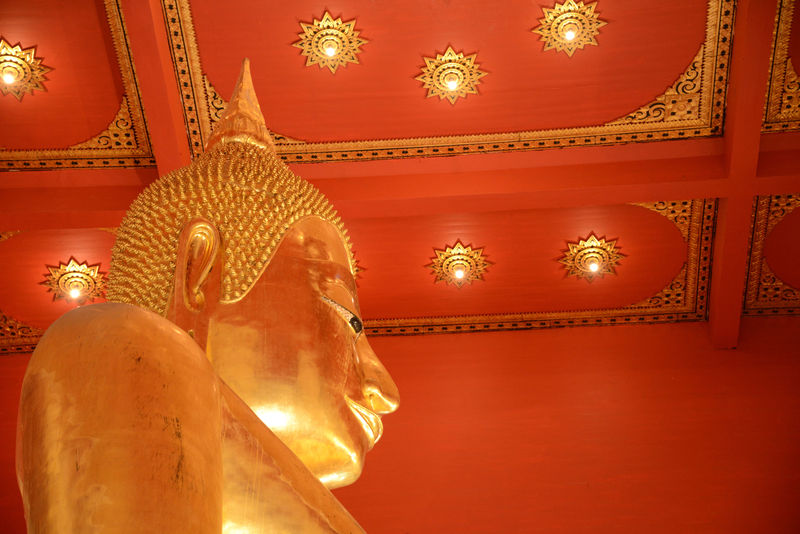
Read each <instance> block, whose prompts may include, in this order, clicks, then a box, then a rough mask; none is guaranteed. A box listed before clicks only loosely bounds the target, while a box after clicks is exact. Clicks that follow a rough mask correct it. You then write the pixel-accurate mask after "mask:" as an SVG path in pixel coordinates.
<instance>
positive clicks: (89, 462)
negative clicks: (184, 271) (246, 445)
mask: <svg viewBox="0 0 800 534" xmlns="http://www.w3.org/2000/svg"><path fill="white" fill-rule="evenodd" d="M18 421H19V422H18V429H17V478H18V481H19V484H20V490H21V492H22V498H23V504H24V508H25V516H26V520H27V524H28V533H29V534H33V533H37V534H38V533H46V534H60V533H64V532H70V533H102V534H110V533H114V534H133V533H142V534H144V533H148V534H149V533H170V534H177V533H184V532H185V533H192V534H219V533H220V532H221V517H222V512H221V502H222V495H221V493H222V458H221V444H220V434H221V415H220V397H219V381H218V380H217V378H216V375H215V374H214V372H213V370H212V368H211V366H210V364H209V363H208V361H207V360H206V358H205V355H204V354H203V352H202V351H201V350H200V348H199V347H198V346H197V345H196V344H195V343H194V341H193V340H192V339H191V338H189V336H188V335H186V334H185V333H184V332H182V331H180V330H179V329H177V327H175V326H174V325H173V324H172V323H170V322H169V321H167V320H166V319H164V318H162V317H159V316H157V315H155V314H153V313H150V312H147V311H144V310H142V309H139V308H136V307H134V306H128V305H125V304H111V303H107V304H99V305H94V306H87V307H84V308H78V309H76V310H74V311H72V312H69V313H68V314H66V315H65V316H63V317H62V318H61V319H59V320H58V321H56V323H54V324H53V326H52V327H51V328H50V329H49V330H48V332H47V333H46V334H45V336H44V337H43V338H42V341H41V342H40V343H39V346H38V347H37V349H36V351H35V352H34V354H33V356H32V358H31V361H30V364H29V366H28V370H27V372H26V375H25V379H24V382H23V386H22V396H21V401H20V412H19V420H18Z"/></svg>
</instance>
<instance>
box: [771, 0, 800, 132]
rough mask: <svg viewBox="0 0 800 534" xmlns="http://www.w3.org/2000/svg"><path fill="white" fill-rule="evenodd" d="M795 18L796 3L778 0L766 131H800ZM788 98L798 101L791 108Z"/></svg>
mask: <svg viewBox="0 0 800 534" xmlns="http://www.w3.org/2000/svg"><path fill="white" fill-rule="evenodd" d="M793 15H794V0H778V11H777V13H776V14H775V30H774V39H773V44H772V57H771V59H770V66H769V86H768V88H767V101H766V106H765V110H764V124H763V125H762V127H761V131H762V132H767V133H768V132H786V131H791V130H800V106H798V102H797V99H798V98H800V87H798V84H797V74H796V73H795V72H794V68H793V66H792V59H791V58H790V57H789V39H790V38H791V36H792V17H793ZM793 75H794V78H793ZM792 82H794V83H792ZM792 93H793V94H792ZM787 96H793V100H794V101H795V102H794V106H793V107H791V108H787V106H786V104H787Z"/></svg>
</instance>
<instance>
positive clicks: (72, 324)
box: [31, 302, 213, 375]
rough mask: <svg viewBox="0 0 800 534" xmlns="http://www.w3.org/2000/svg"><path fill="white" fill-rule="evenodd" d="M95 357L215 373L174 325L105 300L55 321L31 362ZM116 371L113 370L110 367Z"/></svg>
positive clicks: (74, 361)
mask: <svg viewBox="0 0 800 534" xmlns="http://www.w3.org/2000/svg"><path fill="white" fill-rule="evenodd" d="M95 358H102V359H103V360H107V361H106V364H111V363H112V362H114V361H116V363H117V364H120V363H121V362H123V361H128V360H130V361H132V362H134V363H146V362H161V363H162V364H163V365H164V366H166V367H170V366H178V367H180V366H186V365H188V366H190V367H196V368H199V369H198V370H200V369H204V368H205V370H207V371H208V373H209V374H211V375H213V371H212V369H211V366H210V364H209V362H208V360H207V359H206V357H205V353H204V352H203V350H202V349H201V348H200V347H199V346H198V345H197V343H195V341H194V340H193V339H192V338H191V337H190V336H189V335H188V334H187V333H186V332H184V331H183V330H181V329H180V328H179V327H177V326H176V325H175V324H174V323H172V322H171V321H169V320H167V319H165V318H164V317H161V316H160V315H157V314H155V313H153V312H151V311H149V310H145V309H143V308H139V307H137V306H133V305H130V304H122V303H115V302H106V303H102V304H93V305H91V306H83V307H80V308H76V309H74V310H72V311H70V312H68V313H66V314H64V315H63V316H61V317H60V318H59V319H58V320H57V321H56V322H54V323H53V324H52V325H51V326H50V328H49V329H48V330H47V332H45V334H44V336H43V337H42V340H41V341H40V342H39V345H38V346H37V347H36V350H35V351H34V355H33V358H32V360H31V364H32V365H34V366H36V365H37V364H44V365H48V366H49V365H50V364H53V363H56V362H55V361H53V360H58V362H59V363H61V364H64V365H77V364H80V363H82V362H84V361H85V362H86V363H91V361H92V360H94V359H95ZM112 367H113V366H112Z"/></svg>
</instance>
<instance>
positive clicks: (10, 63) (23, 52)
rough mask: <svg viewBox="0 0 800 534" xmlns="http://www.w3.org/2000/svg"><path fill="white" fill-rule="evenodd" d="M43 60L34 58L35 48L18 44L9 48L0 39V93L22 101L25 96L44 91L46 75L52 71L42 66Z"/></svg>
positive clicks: (7, 44)
mask: <svg viewBox="0 0 800 534" xmlns="http://www.w3.org/2000/svg"><path fill="white" fill-rule="evenodd" d="M42 60H43V58H37V57H36V47H35V46H32V47H30V48H22V46H20V44H19V43H17V44H16V45H14V46H11V44H10V43H7V42H6V41H5V40H4V39H0V93H2V94H4V95H13V96H14V97H16V99H17V100H20V101H22V97H23V96H25V94H26V93H27V94H31V95H32V94H33V91H34V90H36V89H38V90H39V91H46V90H47V89H45V87H44V83H43V82H45V81H47V77H46V76H45V74H46V73H48V72H49V71H51V70H53V69H51V68H50V67H47V66H45V65H42Z"/></svg>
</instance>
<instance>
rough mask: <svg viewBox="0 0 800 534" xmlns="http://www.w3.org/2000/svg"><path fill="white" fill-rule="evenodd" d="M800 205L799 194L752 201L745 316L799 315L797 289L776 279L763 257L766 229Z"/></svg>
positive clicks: (799, 299)
mask: <svg viewBox="0 0 800 534" xmlns="http://www.w3.org/2000/svg"><path fill="white" fill-rule="evenodd" d="M798 207H800V194H792V195H772V196H759V197H757V198H756V200H755V202H754V210H753V227H752V232H751V235H750V262H749V264H748V268H747V282H746V286H745V299H744V314H745V315H797V314H800V288H795V287H792V286H790V285H789V284H787V283H785V282H784V281H783V280H781V279H780V278H778V277H777V276H776V275H775V273H774V272H773V271H772V269H770V267H769V264H768V263H767V260H766V258H764V245H765V244H766V241H767V238H768V237H769V234H770V232H772V230H773V229H774V228H775V226H776V225H777V224H778V223H779V222H781V221H782V220H783V219H784V217H786V216H787V215H789V214H790V213H791V212H793V211H794V210H795V209H797V208H798Z"/></svg>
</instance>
